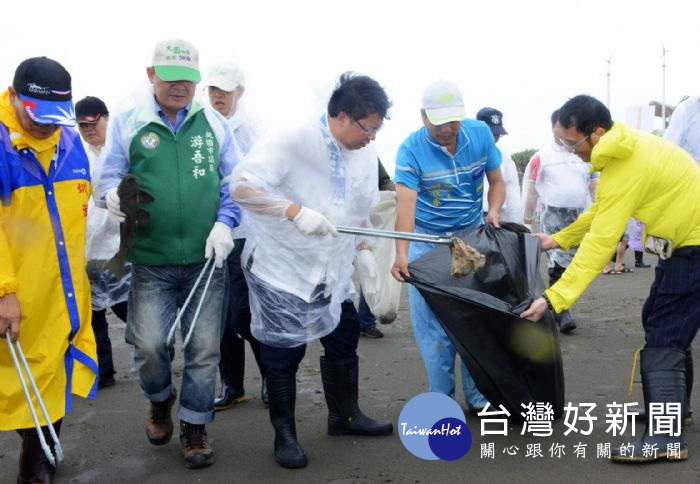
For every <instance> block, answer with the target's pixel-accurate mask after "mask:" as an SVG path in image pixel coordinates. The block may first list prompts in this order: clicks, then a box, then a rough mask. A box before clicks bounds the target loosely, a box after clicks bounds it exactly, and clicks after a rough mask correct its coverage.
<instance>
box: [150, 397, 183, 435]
mask: <svg viewBox="0 0 700 484" xmlns="http://www.w3.org/2000/svg"><path fill="white" fill-rule="evenodd" d="M175 400H177V391H176V390H175V389H173V393H172V394H171V395H170V398H168V399H167V400H165V401H164V402H151V407H150V408H149V409H148V415H147V416H146V436H147V437H148V441H149V442H150V443H151V444H153V445H165V444H167V443H168V442H170V439H171V438H172V436H173V418H172V416H171V415H170V411H171V410H172V408H173V405H174V404H175Z"/></svg>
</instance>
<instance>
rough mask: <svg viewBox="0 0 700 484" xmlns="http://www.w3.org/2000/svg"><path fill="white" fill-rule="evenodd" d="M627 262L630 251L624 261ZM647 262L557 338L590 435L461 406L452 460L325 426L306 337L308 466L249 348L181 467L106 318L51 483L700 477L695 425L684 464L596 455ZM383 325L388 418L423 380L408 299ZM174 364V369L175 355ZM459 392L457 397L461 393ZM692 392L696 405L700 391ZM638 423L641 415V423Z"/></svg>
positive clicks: (369, 402) (381, 359) (623, 370)
mask: <svg viewBox="0 0 700 484" xmlns="http://www.w3.org/2000/svg"><path fill="white" fill-rule="evenodd" d="M648 257H649V256H647V258H648ZM630 262H631V261H630V260H629V257H628V260H627V263H628V265H630ZM652 271H653V269H639V270H637V271H636V272H634V273H633V274H624V275H617V276H600V277H598V279H597V280H596V281H595V282H594V283H593V284H592V286H591V287H590V288H589V290H588V291H587V293H586V295H585V296H584V297H583V298H582V299H581V300H580V301H579V302H578V303H577V304H576V305H575V306H574V309H573V311H572V312H573V314H574V316H575V317H576V320H577V321H578V324H579V329H577V330H576V331H575V332H574V333H573V334H572V335H570V336H568V335H564V336H562V338H561V345H562V351H563V355H564V364H565V371H566V388H567V389H566V397H567V401H571V402H573V403H575V404H577V403H581V402H593V403H596V404H597V405H598V407H597V408H596V410H595V411H594V412H593V415H596V416H598V418H599V421H598V422H596V424H595V426H594V430H593V433H592V434H591V435H590V436H581V435H575V434H573V433H572V434H569V435H568V436H566V437H564V435H563V434H564V431H565V430H566V427H565V426H564V423H563V422H562V421H559V422H556V423H555V424H554V435H553V436H552V437H533V436H531V435H525V436H522V435H520V430H521V427H520V426H514V427H511V428H510V431H509V436H508V437H502V436H497V437H494V436H485V437H481V436H480V431H479V429H480V422H479V420H478V419H477V418H476V417H472V416H467V424H468V426H469V427H470V429H471V430H472V435H473V436H474V442H473V445H472V449H471V451H470V452H469V453H468V454H467V455H466V456H465V457H464V458H462V459H461V460H458V461H454V462H445V461H424V460H421V459H419V458H417V457H414V456H413V455H412V454H410V453H409V452H408V451H407V450H406V449H405V448H404V447H403V445H402V444H401V441H400V439H399V436H398V434H396V433H395V434H394V435H392V436H389V437H382V438H355V437H329V436H327V435H326V433H325V418H326V407H325V402H324V398H323V394H322V386H321V379H320V374H319V369H318V355H319V345H318V344H312V345H310V347H309V349H308V351H307V355H306V358H305V360H304V361H303V362H302V365H301V369H300V371H299V396H298V399H297V419H298V424H297V425H298V433H299V438H300V442H301V443H302V445H303V446H304V448H305V449H306V452H307V454H308V456H309V466H308V467H307V468H306V469H301V470H294V471H290V470H285V469H282V468H280V467H278V466H277V465H276V464H275V462H274V459H273V456H272V441H273V431H272V427H271V426H270V422H269V418H268V413H267V411H266V410H265V409H263V406H262V403H261V401H260V399H259V397H258V394H259V388H260V380H259V376H258V375H257V370H256V369H255V367H254V362H253V360H252V358H251V355H250V354H249V355H248V365H249V369H250V371H249V372H248V377H247V380H246V389H247V390H248V392H249V397H250V400H249V401H248V402H246V403H244V404H242V405H240V406H238V408H234V409H231V410H229V411H226V412H223V413H220V414H218V415H217V417H216V420H215V421H214V423H213V424H212V425H211V426H210V427H209V435H210V437H211V441H212V444H213V446H214V449H215V451H216V454H217V462H216V464H215V465H214V466H212V467H210V468H208V469H204V470H200V471H187V470H185V469H184V467H183V465H182V462H181V457H180V454H179V443H178V441H177V439H176V438H175V439H173V441H172V442H171V443H170V444H169V445H166V446H164V447H158V448H156V447H151V446H150V445H149V444H148V442H147V440H146V437H145V435H144V427H143V421H144V415H145V408H146V402H145V399H144V398H143V397H142V395H141V392H140V390H139V387H138V384H137V381H136V378H135V374H134V372H133V369H132V363H131V351H130V349H129V347H128V346H127V345H125V343H123V331H124V327H123V325H121V324H113V325H112V327H111V330H112V340H113V342H114V347H115V363H116V365H117V367H118V375H117V378H118V381H117V385H116V386H114V387H112V388H109V389H106V390H104V391H103V392H101V393H100V394H99V395H98V397H97V399H96V400H95V401H90V402H88V401H82V400H79V399H78V400H76V405H75V410H74V412H73V413H72V414H71V415H70V416H68V417H67V419H66V425H65V426H64V429H65V430H64V431H63V434H62V443H63V447H64V450H65V454H66V461H65V462H64V463H63V465H62V466H61V467H60V470H59V474H58V479H57V482H59V483H69V482H71V483H97V482H99V483H107V482H110V483H111V482H138V483H143V484H146V483H149V484H150V483H161V482H162V483H165V482H168V483H171V482H183V483H189V482H193V483H194V482H211V483H220V482H221V483H225V482H287V483H297V482H298V483H308V482H314V483H317V482H318V483H343V484H345V483H347V484H350V483H353V484H354V483H357V484H360V483H361V484H365V483H383V482H399V483H434V482H435V483H441V482H464V481H467V482H490V483H493V482H528V481H529V482H552V483H555V482H556V483H560V482H586V483H592V482H606V483H607V482H664V481H669V480H671V479H673V480H674V481H676V482H700V457H699V456H700V431H699V429H700V425H695V426H694V427H691V428H690V430H688V431H687V432H686V438H687V441H688V443H689V446H690V449H691V452H690V459H689V460H688V461H686V462H684V463H661V464H655V465H651V466H621V465H615V464H612V463H611V462H609V461H607V460H605V459H598V458H596V445H597V444H598V443H607V442H609V443H610V444H611V446H614V445H616V444H618V443H621V442H623V441H627V440H628V439H627V438H620V437H612V436H611V435H610V434H607V433H606V432H605V429H606V428H607V425H605V424H604V414H605V413H606V411H605V405H606V404H610V403H612V402H613V401H615V402H627V401H634V400H638V401H639V399H640V398H641V386H639V385H638V386H636V387H635V391H634V395H633V398H632V399H631V400H630V399H628V397H627V384H628V380H629V374H630V368H631V363H632V355H633V353H634V350H635V349H636V348H638V347H639V346H640V345H641V344H642V341H643V334H642V331H641V325H640V320H639V314H640V310H641V305H642V302H643V300H644V298H645V296H646V294H647V291H648V287H649V284H650V283H651V279H652ZM382 329H383V330H384V331H385V334H386V337H385V338H383V339H379V340H369V339H364V338H363V339H361V341H360V348H359V353H360V358H361V363H360V365H361V366H360V372H361V373H360V393H361V403H362V406H363V408H364V410H365V411H366V412H367V413H368V414H371V415H373V416H379V417H383V418H386V419H390V420H392V421H393V422H394V425H395V426H396V425H397V421H398V417H399V414H400V412H401V410H402V408H403V405H404V404H405V403H406V402H407V401H408V400H410V399H411V398H412V397H414V396H415V395H417V394H420V393H422V392H424V391H425V390H426V383H425V376H424V373H423V369H422V364H421V361H420V358H419V355H418V351H417V349H416V347H415V342H414V340H413V334H412V331H411V327H410V320H409V317H408V314H407V312H406V307H405V301H404V304H402V311H401V314H400V318H399V319H398V320H397V321H396V322H395V323H393V324H392V325H390V326H385V327H382ZM176 368H177V372H178V374H179V370H180V368H181V359H180V356H179V355H178V359H177V360H176ZM458 401H459V402H460V403H463V401H462V400H461V398H458ZM694 401H695V404H696V408H697V406H698V399H697V398H694ZM641 430H642V427H641V425H638V426H637V431H638V432H641ZM628 432H629V431H628ZM18 442H19V439H18V438H17V436H16V435H15V434H14V433H10V432H6V433H2V434H0V483H10V482H14V479H15V475H16V474H15V469H16V466H17V457H18V456H17V445H18ZM491 442H492V443H494V449H495V458H494V459H487V458H482V457H481V455H480V449H481V444H482V443H491ZM579 442H581V443H583V444H587V448H586V456H585V458H577V457H576V456H575V455H574V446H575V445H576V444H578V443H579ZM536 443H540V444H541V448H542V453H543V457H541V458H537V459H533V458H529V457H525V452H526V448H527V445H528V444H536ZM555 443H558V444H562V445H565V449H564V451H565V455H563V456H562V457H561V458H557V457H554V458H552V457H550V455H549V449H550V446H552V445H553V444H555ZM512 446H515V447H517V448H518V451H517V455H513V456H511V455H509V454H508V453H507V452H504V449H506V448H508V450H509V451H511V452H512V451H513V450H514V447H512Z"/></svg>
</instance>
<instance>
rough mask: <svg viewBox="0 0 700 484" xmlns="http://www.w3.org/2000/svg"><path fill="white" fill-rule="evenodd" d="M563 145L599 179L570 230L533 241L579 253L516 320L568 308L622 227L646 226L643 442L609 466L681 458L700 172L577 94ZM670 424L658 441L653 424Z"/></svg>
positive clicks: (697, 264) (693, 318) (697, 309)
mask: <svg viewBox="0 0 700 484" xmlns="http://www.w3.org/2000/svg"><path fill="white" fill-rule="evenodd" d="M559 124H560V125H561V127H562V131H561V140H560V141H561V142H562V144H563V145H564V146H567V147H568V148H569V150H570V151H572V152H575V153H576V154H577V155H579V156H580V157H581V158H582V159H583V160H584V161H586V162H590V163H591V165H592V170H593V171H599V172H600V180H599V182H598V188H597V191H596V197H595V202H594V203H593V205H592V206H591V207H590V208H589V209H588V210H587V211H586V212H584V213H583V214H581V215H580V216H579V218H578V219H577V220H576V221H575V222H574V223H573V224H571V225H569V226H568V227H567V228H565V229H564V230H562V231H560V232H558V233H556V234H553V235H552V236H551V237H549V236H547V235H545V234H537V236H538V237H539V238H540V241H541V243H542V249H543V250H548V249H553V248H562V249H564V250H568V249H569V248H571V247H575V246H579V248H578V251H577V252H576V256H575V257H574V259H573V260H572V261H571V264H570V265H569V267H568V268H567V270H566V272H564V275H563V276H562V278H561V279H560V280H559V281H558V282H557V283H556V284H554V285H553V286H552V287H550V288H549V289H547V290H546V291H545V293H544V295H543V296H542V297H539V298H537V299H535V301H534V302H533V303H532V305H531V306H530V308H529V309H528V310H526V311H525V312H523V313H522V314H521V315H520V316H521V317H523V318H527V319H531V320H533V321H537V320H538V319H540V318H541V317H542V315H543V314H544V313H545V311H546V310H547V308H548V307H549V308H550V309H553V310H554V311H555V312H561V311H563V310H565V309H568V308H569V307H570V306H571V305H572V304H573V303H574V302H575V301H576V300H577V299H578V298H579V296H580V295H581V293H583V291H584V290H585V289H586V287H587V286H588V285H589V284H590V283H591V281H592V280H593V279H594V278H595V276H596V275H597V274H599V273H600V271H601V269H602V268H603V266H604V265H605V263H606V262H607V261H608V260H609V259H610V256H611V255H612V252H613V251H614V250H615V246H616V245H617V242H618V240H620V236H621V235H622V233H623V231H624V230H625V226H626V224H627V220H628V219H629V218H630V217H634V218H636V219H637V220H639V221H640V222H642V223H644V225H645V227H646V234H645V237H646V246H647V247H648V248H649V249H650V250H653V251H654V252H655V253H657V254H659V264H658V266H657V268H656V278H655V279H654V282H653V284H652V286H651V290H650V293H649V298H648V299H647V300H646V302H645V303H644V307H643V309H642V324H643V325H644V333H645V347H644V349H643V350H642V352H641V373H642V382H643V385H644V399H645V409H646V416H647V417H650V418H649V419H648V420H647V429H646V431H645V432H644V435H643V436H642V438H641V439H639V440H637V441H636V442H633V443H632V448H630V447H629V446H624V447H620V448H618V449H615V450H614V451H613V452H612V460H613V461H614V462H652V461H655V460H657V459H667V458H668V459H669V460H684V459H687V457H688V449H687V446H686V444H685V443H684V441H683V436H682V431H681V421H682V419H683V417H684V416H687V415H688V413H687V404H688V401H689V398H688V397H689V394H690V385H691V383H692V378H693V376H692V357H691V353H690V345H691V343H692V341H693V338H694V337H695V334H696V333H697V331H698V326H700V166H698V165H697V164H696V163H695V161H694V160H693V158H692V157H691V156H690V155H689V154H688V153H686V152H685V151H683V150H682V149H681V148H679V147H677V146H676V145H674V144H672V143H670V142H668V141H665V140H663V139H661V138H659V137H656V136H654V135H651V134H646V133H642V132H640V131H636V130H633V129H628V128H626V127H625V126H624V125H623V124H621V123H617V122H616V123H613V121H612V119H611V117H610V112H609V111H608V109H607V108H606V107H605V105H604V104H603V103H601V102H600V101H598V100H597V99H595V98H593V97H590V96H584V95H581V96H576V97H574V98H572V99H570V100H569V101H567V102H566V104H564V105H563V106H562V108H561V110H560V112H559ZM664 417H673V418H674V419H673V422H674V425H673V429H671V430H670V431H668V432H666V433H664V432H660V433H659V432H658V430H659V429H658V428H655V427H656V426H655V425H654V419H655V418H656V419H660V418H664Z"/></svg>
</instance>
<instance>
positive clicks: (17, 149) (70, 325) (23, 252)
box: [0, 91, 97, 430]
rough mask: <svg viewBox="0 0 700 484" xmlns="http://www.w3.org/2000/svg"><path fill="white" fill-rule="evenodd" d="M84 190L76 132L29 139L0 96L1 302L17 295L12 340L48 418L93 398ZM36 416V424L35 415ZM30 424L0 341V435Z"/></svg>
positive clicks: (86, 170) (87, 189)
mask: <svg viewBox="0 0 700 484" xmlns="http://www.w3.org/2000/svg"><path fill="white" fill-rule="evenodd" d="M91 191H92V186H91V184H90V167H89V162H88V158H87V156H86V154H85V150H84V149H83V145H82V143H81V142H80V138H79V135H78V133H77V132H76V131H75V130H74V129H70V128H66V127H62V128H60V129H58V130H57V131H56V133H54V134H53V135H52V136H51V137H50V138H48V139H36V138H33V137H32V136H31V135H30V134H29V133H27V132H26V131H24V130H23V129H22V127H21V125H20V124H19V122H18V121H17V118H16V117H15V114H14V110H13V108H12V107H11V105H10V102H9V96H8V93H7V91H6V92H4V93H3V94H1V95H0V297H1V296H4V295H5V294H8V293H11V292H15V293H16V295H17V299H18V300H19V305H20V311H21V320H20V329H19V331H20V335H19V342H20V344H21V346H22V349H23V351H24V353H25V356H26V357H27V361H28V363H29V367H30V369H31V371H32V374H33V376H34V379H35V381H36V384H37V387H38V389H39V392H40V393H41V396H42V398H43V399H44V403H45V404H46V409H47V411H48V413H49V416H50V418H51V420H52V421H54V422H55V421H56V420H58V419H60V418H61V417H63V416H64V415H65V414H66V413H67V412H69V411H70V409H71V393H73V394H76V395H79V396H82V397H86V396H87V397H90V398H94V395H95V392H96V378H95V377H96V374H97V364H96V353H95V337H94V335H93V332H92V326H91V324H90V318H91V309H90V286H89V282H88V278H87V274H86V272H85V221H86V217H87V203H88V197H89V196H90V193H91ZM3 336H4V335H3ZM37 408H38V407H37ZM39 418H40V421H41V423H42V425H44V424H45V422H44V420H43V417H42V416H41V413H40V412H39ZM33 426H34V423H33V421H32V418H31V415H30V413H29V408H28V406H27V403H26V401H25V397H24V394H23V393H22V389H21V387H20V383H19V379H18V377H17V374H16V371H15V368H14V365H13V363H12V359H11V356H10V352H9V349H8V347H7V345H6V344H5V343H4V342H3V343H1V344H0V430H10V429H19V428H28V427H33Z"/></svg>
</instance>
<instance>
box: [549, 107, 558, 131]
mask: <svg viewBox="0 0 700 484" xmlns="http://www.w3.org/2000/svg"><path fill="white" fill-rule="evenodd" d="M549 119H550V121H552V128H553V127H554V125H555V124H557V121H559V110H558V109H555V110H554V112H553V113H552V115H551V116H550V117H549Z"/></svg>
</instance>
